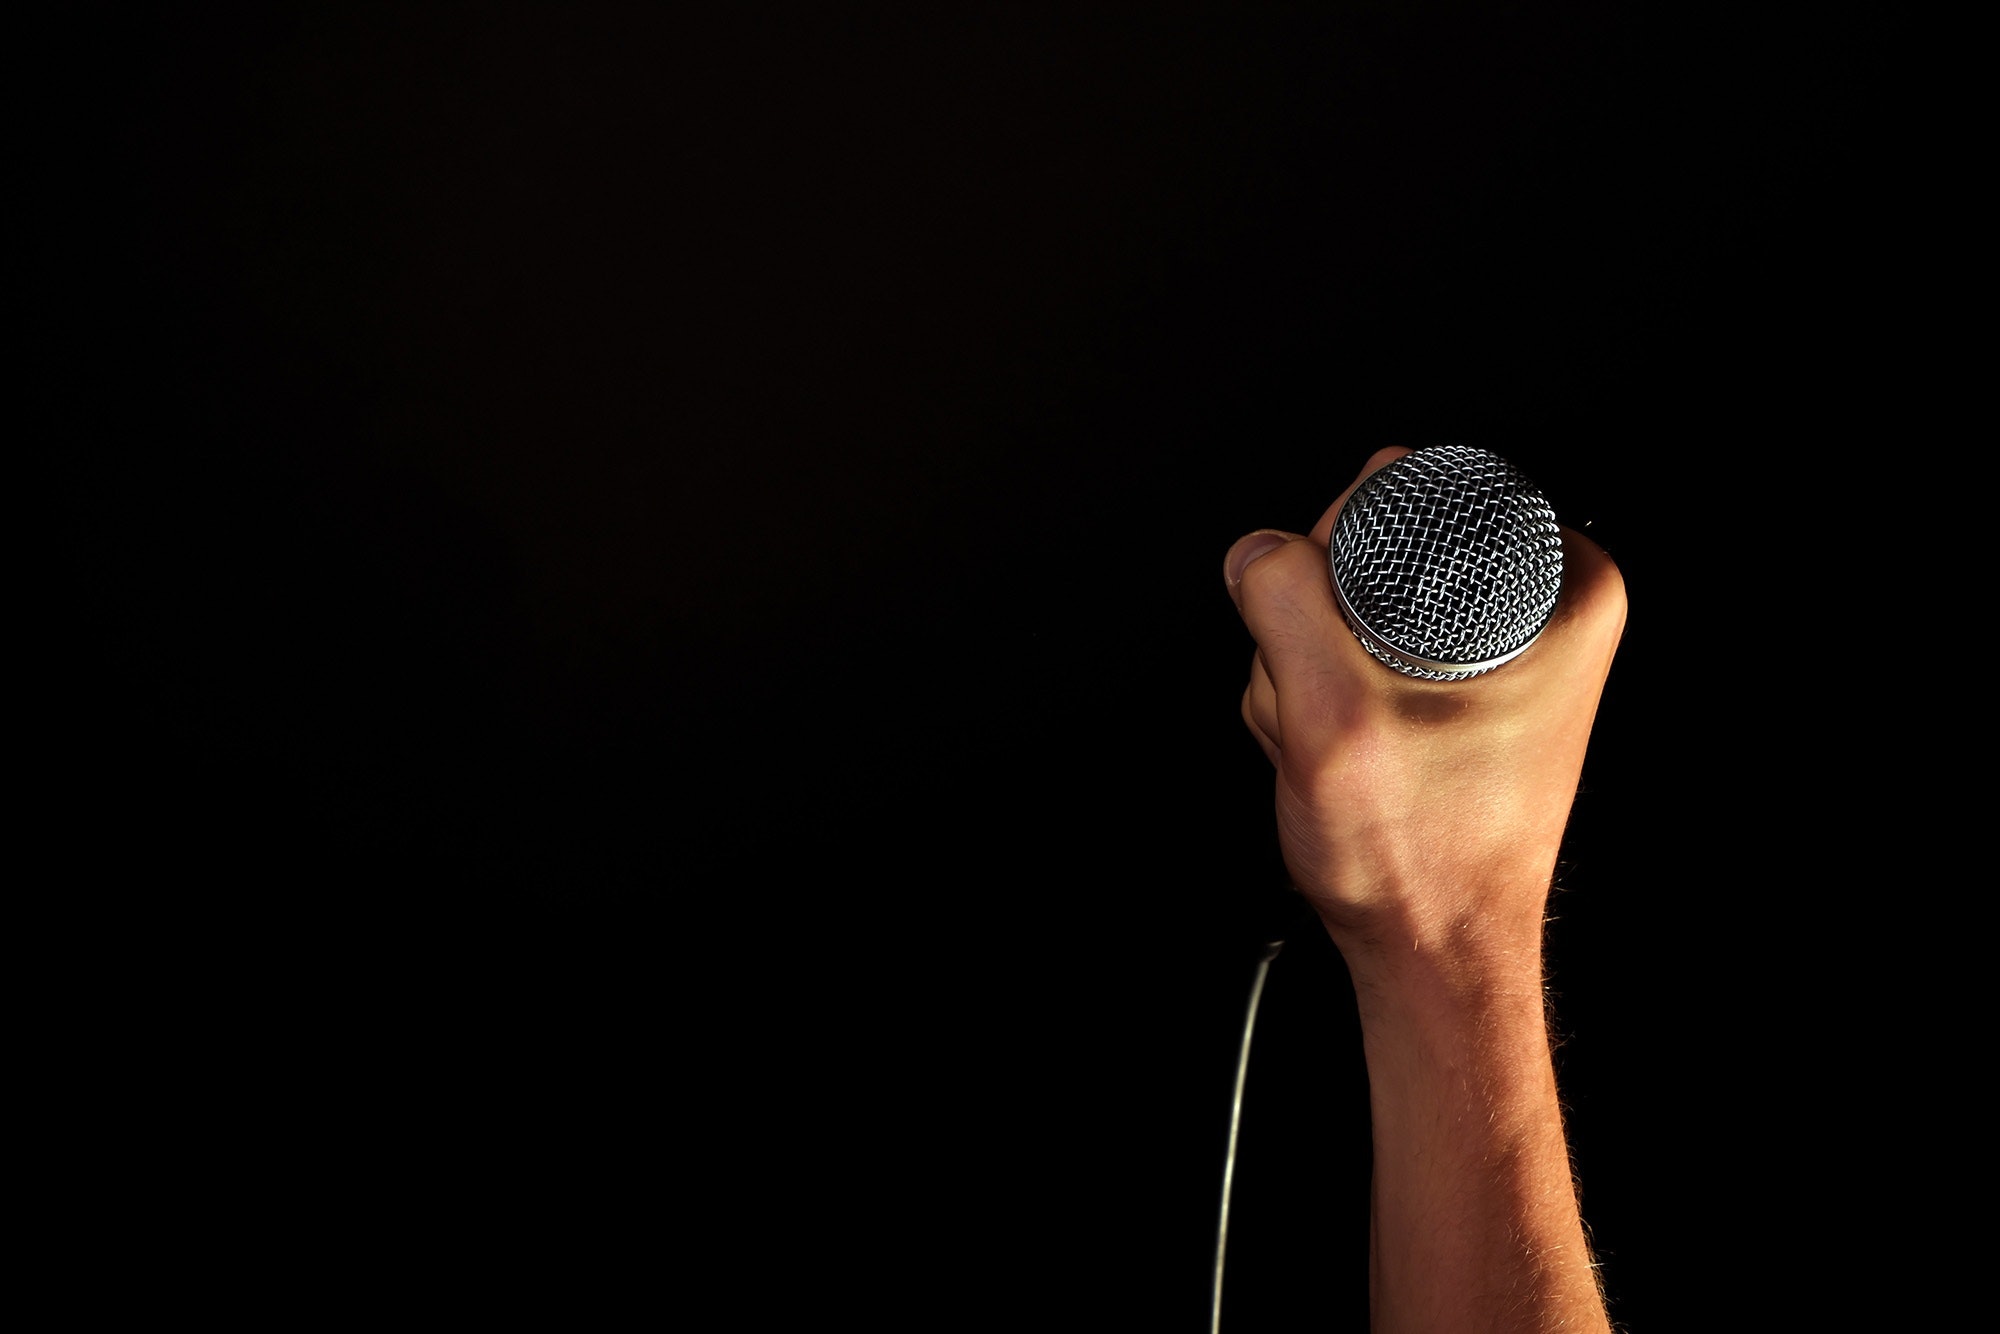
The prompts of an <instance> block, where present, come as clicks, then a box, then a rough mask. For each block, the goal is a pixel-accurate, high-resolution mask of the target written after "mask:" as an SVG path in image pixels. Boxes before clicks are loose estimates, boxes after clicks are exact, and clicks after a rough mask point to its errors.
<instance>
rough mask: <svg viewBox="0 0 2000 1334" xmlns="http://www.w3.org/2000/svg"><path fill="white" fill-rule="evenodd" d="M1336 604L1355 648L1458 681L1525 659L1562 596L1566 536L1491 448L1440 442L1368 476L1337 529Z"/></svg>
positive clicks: (1407, 671)
mask: <svg viewBox="0 0 2000 1334" xmlns="http://www.w3.org/2000/svg"><path fill="white" fill-rule="evenodd" d="M1328 545H1329V549H1330V552H1331V559H1332V563H1333V587H1334V595H1335V597H1336V598H1337V599H1338V600H1339V602H1340V609H1341V611H1342V612H1343V613H1344V614H1345V615H1346V617H1347V621H1348V625H1349V626H1350V627H1351V628H1352V629H1353V631H1354V636H1355V638H1356V639H1358V640H1360V641H1361V644H1362V646H1363V647H1364V648H1366V649H1367V650H1368V652H1369V653H1371V654H1372V655H1374V657H1375V658H1376V659H1377V660H1379V661H1381V662H1383V663H1386V664H1387V665H1389V666H1390V667H1393V668H1395V669H1396V670H1397V671H1399V672H1402V673H1403V674H1404V675H1406V676H1414V677H1420V678H1422V679H1424V680H1429V681H1460V680H1464V679H1465V678H1467V677H1471V676H1477V675H1479V674H1480V673H1482V672H1488V671H1491V670H1492V669H1493V668H1495V667H1498V666H1499V665H1500V664H1502V663H1504V662H1506V661H1508V660H1509V659H1510V658H1513V657H1515V656H1516V655H1517V654H1519V653H1520V652H1521V651H1522V650H1524V649H1526V648H1527V647H1528V645H1529V644H1531V643H1533V642H1534V640H1535V637H1536V636H1537V635H1539V634H1541V632H1542V628H1543V627H1544V626H1545V625H1547V624H1548V622H1549V617H1550V616H1551V615H1553V614H1554V612H1555V606H1556V595H1557V594H1558V593H1559V592H1560V591H1561V587H1562V570H1563V555H1562V529H1561V527H1560V525H1558V524H1557V522H1556V516H1555V511H1554V509H1553V508H1551V506H1550V505H1549V502H1548V500H1547V499H1546V498H1545V497H1544V496H1543V494H1542V492H1541V489H1540V488H1539V487H1537V486H1536V485H1535V483H1534V482H1533V481H1531V480H1530V479H1529V478H1528V477H1527V476H1526V475H1525V474H1524V473H1522V472H1521V471H1520V469H1518V468H1516V467H1515V466H1514V465H1513V464H1511V463H1509V462H1508V461H1507V460H1506V459H1504V458H1502V457H1501V456H1500V455H1498V454H1496V453H1494V452H1493V451H1491V450H1487V449H1479V448H1476V447H1473V446H1470V445H1432V446H1428V447H1426V448H1423V449H1419V450H1415V451H1413V452H1411V453H1409V454H1405V455H1403V456H1402V457H1401V458H1399V459H1396V460H1395V461H1394V462H1392V463H1390V464H1388V465H1387V466H1385V467H1382V468H1379V469H1377V470H1376V471H1374V472H1372V473H1370V474H1369V475H1368V476H1367V477H1366V478H1364V479H1363V480H1362V482H1361V484H1360V485H1359V486H1357V487H1356V488H1355V489H1354V494H1353V495H1351V496H1350V497H1348V501H1347V504H1346V505H1345V506H1344V507H1342V509H1341V511H1340V514H1339V516H1338V517H1337V518H1336V519H1335V520H1334V526H1333V535H1332V538H1331V540H1330V541H1329V544H1328Z"/></svg>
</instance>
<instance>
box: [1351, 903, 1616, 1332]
mask: <svg viewBox="0 0 2000 1334" xmlns="http://www.w3.org/2000/svg"><path fill="white" fill-rule="evenodd" d="M1377 943H1378V944H1379V942H1377ZM1350 957H1351V960H1352V959H1355V958H1358V959H1359V966H1358V967H1356V968H1355V969H1354V974H1355V984H1356V991H1357V998H1358V1001H1359V1003H1360V1007H1361V1017H1362V1037H1363V1045H1364V1050H1365V1053H1366V1058H1367V1064H1368V1077H1369V1087H1370V1100H1371V1107H1372V1115H1373V1125H1374V1131H1373V1134H1374V1149H1375V1165H1374V1190H1373V1204H1372V1208H1373V1220H1372V1221H1373V1229H1372V1233H1373V1246H1372V1252H1373V1253H1372V1255H1371V1257H1370V1272H1371V1288H1372V1305H1373V1308H1374V1329H1375V1332H1376V1334H1392V1332H1393V1334H1419V1332H1421V1334H1473V1332H1474V1331H1478V1332H1480V1334H1486V1332H1488V1331H1491V1332H1494V1334H1498V1332H1499V1331H1507V1332H1508V1334H1515V1332H1521V1334H1526V1332H1528V1331H1533V1332H1534V1334H1550V1332H1552V1331H1558V1330H1560V1331H1563V1332H1564V1334H1577V1332H1579V1331H1588V1332H1591V1334H1597V1332H1600V1331H1605V1330H1608V1329H1609V1323H1608V1320H1607V1318H1606V1315H1605V1309H1604V1304H1603V1301H1602V1298H1601V1296H1600V1295H1599V1289H1598V1285H1597V1279H1596V1271H1595V1269H1594V1268H1593V1267H1592V1260H1591V1256H1590V1252H1589V1247H1588V1243H1587V1241H1586V1238H1585V1233H1584V1230H1583V1223H1582V1219H1581V1216H1580V1214H1579V1212H1578V1208H1577V1200H1576V1192H1575V1183H1574V1179H1573V1177H1572V1174H1571V1167H1570V1159H1569V1150H1568V1145H1567V1142H1566V1139H1565V1137H1564V1131H1563V1124H1562V1110H1561V1104H1560V1102H1559V1100H1558V1097H1557V1090H1556V1082H1555V1070H1554V1064H1553V1061H1552V1059H1551V1055H1550V1049H1549V1035H1548V1028H1547V1022H1546V1015H1545V1007H1544V998H1543V991H1542V985H1541V983H1542V979H1541V972H1540V968H1541V964H1540V949H1539V941H1538V940H1522V941H1518V942H1515V943H1514V944H1513V945H1511V946H1507V945H1502V944H1496V943H1495V942H1491V941H1481V942H1477V943H1475V944H1472V945H1470V946H1465V947H1464V948H1459V947H1458V943H1445V944H1440V943H1437V942H1429V943H1425V942H1419V941H1410V942H1402V943H1399V944H1398V945H1397V946H1395V947H1392V948H1390V949H1388V950H1384V951H1382V952H1380V953H1371V952H1370V951H1369V950H1367V949H1356V950H1354V951H1352V953H1351V956H1350Z"/></svg>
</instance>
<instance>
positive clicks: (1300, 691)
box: [1223, 529, 1366, 758]
mask: <svg viewBox="0 0 2000 1334" xmlns="http://www.w3.org/2000/svg"><path fill="white" fill-rule="evenodd" d="M1327 560H1328V557H1327V549H1326V547H1324V546H1322V545H1321V544H1320V543H1319V542H1317V541H1315V540H1313V539H1312V538H1310V537H1300V536H1298V535H1297V534H1293V533H1282V532H1277V531H1275V530H1268V529H1267V530H1264V531H1261V532H1255V533H1251V534H1249V535H1247V536H1245V537H1242V538H1239V539H1238V540H1237V542H1236V544H1235V545H1234V546H1232V547H1231V548H1230V549H1229V554H1228V556H1227V557H1226V558H1225V560H1224V562H1223V579H1224V582H1225V583H1226V584H1227V586H1228V588H1229V593H1230V596H1231V597H1232V598H1233V599H1234V600H1235V602H1236V608H1237V611H1238V612H1239V613H1240V614H1241V615H1242V617H1243V623H1244V625H1245V626H1246V627H1247V628H1248V629H1249V631H1250V637H1251V638H1252V639H1254V640H1255V641H1256V642H1257V656H1256V660H1255V662H1254V663H1253V665H1252V671H1251V681H1250V687H1249V689H1248V691H1247V692H1246V694H1245V698H1244V717H1245V721H1246V722H1247V723H1249V725H1250V727H1251V729H1252V730H1253V731H1254V732H1255V733H1256V734H1257V735H1258V737H1259V738H1260V739H1261V740H1262V741H1263V742H1264V743H1265V745H1266V749H1267V751H1269V750H1280V751H1282V750H1287V749H1290V748H1292V747H1293V746H1297V745H1304V746H1306V747H1307V748H1308V749H1310V747H1312V746H1313V745H1315V744H1317V743H1318V742H1319V741H1320V740H1321V739H1322V738H1321V735H1320V734H1321V733H1322V732H1323V731H1324V730H1325V729H1326V728H1327V727H1329V726H1332V725H1333V722H1334V718H1333V715H1332V713H1330V712H1329V710H1328V709H1327V708H1325V707H1324V705H1325V703H1326V701H1327V699H1328V698H1329V697H1333V698H1337V697H1339V696H1341V695H1343V694H1347V693H1349V692H1350V687H1349V685H1348V682H1349V679H1350V678H1351V677H1352V675H1353V674H1354V673H1355V672H1356V670H1357V667H1356V665H1355V663H1354V662H1353V661H1351V660H1350V659H1351V658H1353V657H1357V656H1358V657H1359V658H1361V659H1362V661H1363V662H1364V663H1365V661H1366V655H1365V654H1362V653H1361V652H1360V646H1359V645H1358V644H1356V643H1355V642H1354V636H1353V635H1352V634H1351V633H1349V631H1348V629H1347V623H1346V621H1345V620H1344V619H1343V618H1342V616H1341V614H1340V608H1339V606H1338V604H1337V603H1335V601H1334V597H1333V577H1332V574H1331V571H1330V569H1329V567H1328V564H1327ZM1273 758H1275V755H1274V756H1273Z"/></svg>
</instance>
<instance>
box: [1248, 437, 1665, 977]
mask: <svg viewBox="0 0 2000 1334" xmlns="http://www.w3.org/2000/svg"><path fill="white" fill-rule="evenodd" d="M1409 452H1410V451H1408V450H1407V449H1384V450H1380V451H1378V452H1377V453H1376V454H1375V455H1373V456H1372V457H1371V458H1370V459H1369V460H1368V462H1367V465H1366V466H1365V467H1364V468H1363V469H1362V471H1361V474H1360V475H1359V476H1357V477H1356V478H1355V481H1354V484H1353V485H1350V486H1349V487H1348V488H1347V490H1346V491H1344V492H1342V493H1341V495H1340V496H1339V497H1338V498H1337V499H1336V500H1335V501H1334V502H1333V504H1332V505H1331V506H1329V507H1328V508H1327V511H1326V513H1325V514H1324V515H1322V516H1321V518H1320V520H1319V522H1318V523H1317V524H1315V525H1314V526H1313V529H1312V531H1311V532H1310V533H1309V534H1306V535H1304V536H1300V535H1297V534H1291V533H1279V532H1275V531H1269V530H1267V531H1264V532H1259V533H1252V534H1250V535H1248V536H1246V537H1244V538H1242V539H1240V540H1239V541H1238V542H1236V543H1235V545H1234V546H1232V547H1231V548H1230V551H1229V555H1228V558H1227V560H1226V562H1225V567H1224V570H1225V580H1226V582H1227V585H1228V588H1229V592H1230V596H1231V597H1233V598H1234V599H1235V601H1236V605H1237V607H1238V609H1239V610H1240V611H1241V613H1242V615H1243V620H1244V623H1245V624H1246V625H1247V626H1248V627H1249V630H1250V634H1251V636H1252V638H1253V639H1255V641H1256V643H1257V651H1256V655H1255V658H1254V660H1253V662H1252V664H1251V668H1250V681H1249V685H1248V687H1247V688H1246V689H1245V691H1244V693H1243V704H1242V710H1243V719H1244V721H1245V723H1246V724H1248V726H1249V728H1250V731H1251V733H1252V734H1253V735H1254V736H1255V737H1256V739H1257V741H1258V743H1259V744H1260V745H1261V746H1262V747H1263V749H1264V753H1265V754H1266V755H1267V756H1268V757H1269V758H1270V760H1271V763H1272V765H1273V766H1274V767H1275V769H1276V771H1277V820H1278V835H1279V841H1280V844H1281V847H1282V850H1283V854H1284V860H1285V865H1286V867H1287V869H1288V870H1289V872H1290V874H1291V877H1292V881H1293V884H1294V886H1295V887H1296V888H1297V889H1298V891H1299V892H1300V893H1301V894H1303V895H1304V896H1305V898H1306V899H1307V900H1308V901H1309V902H1310V903H1311V905H1312V906H1313V908H1314V909H1315V910H1316V911H1317V912H1318V914H1319V916H1320V918H1321V920H1322V921H1324V922H1325V924H1326V927H1327V929H1328V931H1329V932H1330V933H1331V934H1332V936H1333V938H1334V940H1335V942H1336V943H1337V944H1338V945H1339V946H1340V948H1341V951H1342V954H1343V955H1344V956H1346V957H1347V959H1348V962H1349V965H1350V967H1351V968H1353V969H1355V970H1356V972H1357V981H1360V980H1363V979H1362V976H1361V975H1362V974H1365V973H1367V972H1368V971H1369V970H1370V969H1372V968H1373V967H1375V966H1376V965H1377V964H1378V963H1379V962H1383V961H1389V960H1394V959H1396V958H1398V957H1400V956H1407V955H1408V954H1410V953H1411V952H1412V951H1413V950H1414V951H1418V952H1422V953H1425V954H1427V955H1431V956H1432V957H1433V958H1434V959H1437V960H1440V961H1445V962H1447V963H1449V961H1451V960H1454V959H1457V958H1459V957H1461V955H1462V954H1463V953H1464V952H1466V951H1472V952H1474V953H1475V954H1478V955H1484V956H1489V957H1490V956H1493V955H1494V952H1496V951H1497V952H1498V955H1499V956H1508V955H1512V956H1516V957H1520V956H1521V955H1522V954H1523V952H1525V953H1526V954H1528V955H1531V956H1532V957H1533V958H1534V959H1535V960H1538V959H1539V942H1540V933H1541V930H1542V914H1543V911H1544V908H1545V905H1546V899H1547V894H1548V890H1549V886H1550V882H1551V880H1552V878H1553V875H1554V871H1555V862H1556V856H1557V853H1558V850H1559V845H1560V842H1561V839H1562V835H1563V830H1564V827H1565V825H1566V823H1567V821H1568V817H1569V811H1570V807H1571V804H1572V802H1573V801H1574V798H1575V795H1576V787H1577V782H1578V779H1579V777H1580V775H1581V771H1582V766H1583V758H1584V750H1585V746H1586V743H1587V742H1588V739H1589V736H1590V730H1591V725H1592V722H1593V719H1594V717H1595V714H1596V710H1597V705H1598V700H1599V697H1600V695H1601V693H1602V690H1603V686H1604V682H1605V679H1606V676H1607V674H1608V673H1609V671H1610V668H1611V661H1612V657H1613V655H1614V654H1615V653H1616V651H1617V646H1618V641H1619V638H1620V636H1621V634H1622V633H1623V630H1624V625H1625V610H1626V604H1625V588H1624V581H1623V579H1622V577H1621V576H1620V574H1619V572H1618V569H1617V567H1616V565H1614V564H1613V563H1612V561H1611V559H1610V557H1608V556H1607V555H1606V554H1605V553H1604V552H1603V551H1602V550H1601V549H1600V548H1599V547H1597V546H1596V545H1595V544H1594V543H1592V542H1590V541H1589V540H1588V539H1586V538H1584V537H1582V536H1580V535H1579V534H1577V533H1575V532H1573V531H1571V530H1568V529H1565V530H1564V532H1563V541H1564V547H1563V565H1564V569H1563V586H1562V593H1561V596H1560V598H1559V600H1558V603H1557V607H1556V611H1555V614H1554V616H1553V618H1552V619H1551V621H1550V623H1549V625H1548V627H1547V628H1546V629H1545V630H1544V631H1543V632H1542V634H1541V636H1540V638H1538V639H1537V640H1536V641H1535V642H1534V643H1533V644H1532V645H1531V646H1530V647H1529V648H1528V649H1527V651H1526V652H1524V653H1523V654H1521V656H1519V657H1518V658H1515V659H1514V660H1513V661H1511V662H1508V663H1506V664H1503V665H1502V666H1500V667H1499V668H1496V669H1494V670H1493V671H1490V672H1487V673H1485V674H1484V675H1481V676H1476V677H1472V678H1470V679H1467V680H1463V681H1449V682H1436V681H1424V680H1420V679H1417V678H1414V677H1407V676H1404V675H1402V674H1401V673H1398V672H1396V671H1393V670H1391V669H1389V668H1387V667H1385V666H1384V665H1383V664H1381V663H1380V662H1377V661H1376V660H1375V659H1374V658H1371V657H1370V656H1369V655H1368V653H1367V651H1366V650H1365V649H1363V648H1362V646H1361V644H1360V643H1359V642H1358V641H1357V640H1356V639H1355V638H1354V635H1353V633H1352V632H1351V631H1350V630H1349V628H1348V626H1347V623H1346V621H1345V620H1344V619H1343V618H1342V616H1341V613H1340V609H1339V607H1338V605H1337V604H1336V603H1335V601H1334V595H1333V587H1332V581H1331V576H1330V573H1329V569H1328V553H1327V542H1328V539H1329V536H1330V534H1331V532H1332V529H1333V523H1334V519H1335V517H1336V516H1337V515H1338V514H1339V512H1340V508H1341V506H1342V505H1343V504H1344V503H1345V502H1346V500H1347V497H1348V496H1349V495H1351V494H1352V493H1353V491H1354V488H1355V486H1358V485H1359V484H1360V482H1361V480H1362V478H1364V477H1366V476H1367V475H1368V474H1369V473H1371V472H1373V471H1375V470H1376V469H1377V468H1380V467H1382V466H1383V465H1384V464H1387V463H1388V462H1390V461H1391V460H1393V459H1395V458H1398V457H1400V456H1401V455H1403V454H1407V453H1409ZM1537 966H1538V964H1537ZM1538 981H1539V978H1537V982H1538Z"/></svg>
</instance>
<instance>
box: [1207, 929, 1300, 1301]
mask: <svg viewBox="0 0 2000 1334" xmlns="http://www.w3.org/2000/svg"><path fill="white" fill-rule="evenodd" d="M1284 948H1285V942H1284V940H1283V939H1282V938H1279V939H1276V940H1271V941H1268V942H1266V943H1265V945H1264V948H1263V951H1262V952H1261V953H1260V954H1259V955H1258V957H1257V967H1256V969H1255V971H1254V972H1253V973H1252V974H1251V978H1250V1000H1249V1003H1248V1004H1247V1005H1246V1006H1245V1007H1244V1011H1243V1037H1242V1039H1241V1041H1240V1042H1239V1044H1238V1046H1237V1051H1236V1085H1235V1090H1234V1093H1233V1095H1232V1096H1231V1099H1230V1106H1229V1147H1228V1149H1227V1150H1226V1151H1225V1152H1224V1154H1223V1158H1222V1207H1221V1210H1220V1212H1219V1214H1218V1216H1217V1218H1216V1222H1215V1282H1214V1286H1213V1288H1212V1289H1211V1294H1212V1295H1211V1305H1210V1312H1209V1323H1208V1328H1209V1334H1222V1270H1223V1262H1224V1259H1225V1258H1226V1256H1227V1253H1228V1249H1229V1193H1230V1188H1231V1187H1232V1186H1233V1185H1235V1178H1236V1138H1237V1133H1238V1132H1239V1131H1240V1130H1241V1128H1242V1125H1243V1085H1244V1083H1245V1081H1246V1079H1247V1078H1248V1076H1249V1074H1250V1040H1251V1037H1252V1036H1253V1035H1254V1034H1255V1032H1256V1029H1257V1006H1258V1004H1259V1003H1260V1002H1261V1001H1262V1000H1263V999H1264V979H1265V978H1266V977H1267V976H1269V975H1270V972H1271V961H1272V960H1273V959H1275V958H1277V957H1278V953H1279V951H1281V950H1283V949H1284Z"/></svg>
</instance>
